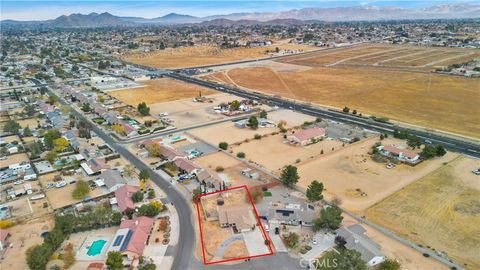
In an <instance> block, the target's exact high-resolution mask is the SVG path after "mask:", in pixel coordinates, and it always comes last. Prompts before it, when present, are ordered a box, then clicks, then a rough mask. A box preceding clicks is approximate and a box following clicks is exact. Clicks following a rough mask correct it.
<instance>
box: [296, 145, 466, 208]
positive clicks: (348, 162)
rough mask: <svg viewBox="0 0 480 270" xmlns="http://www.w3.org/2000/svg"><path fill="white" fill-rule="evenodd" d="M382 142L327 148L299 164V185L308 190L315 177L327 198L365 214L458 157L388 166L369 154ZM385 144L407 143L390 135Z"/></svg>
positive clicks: (450, 156)
mask: <svg viewBox="0 0 480 270" xmlns="http://www.w3.org/2000/svg"><path fill="white" fill-rule="evenodd" d="M378 141H379V139H378V137H372V138H369V139H366V140H363V141H360V142H358V143H355V144H351V145H347V146H345V147H344V148H341V149H339V150H338V151H334V152H331V151H326V152H325V154H324V155H322V156H320V157H317V158H315V159H312V160H310V161H306V162H305V163H301V164H299V165H298V171H299V175H300V180H299V182H298V184H297V185H298V186H299V187H300V188H302V189H307V187H308V185H309V184H310V183H311V182H312V181H313V180H318V181H321V182H323V184H324V186H325V189H326V190H325V192H324V194H325V197H326V198H327V199H330V200H331V199H332V198H334V197H338V198H340V199H341V200H342V205H341V206H342V207H344V208H345V209H348V210H350V211H353V212H356V213H358V214H360V215H362V214H363V211H364V210H365V209H367V208H368V207H370V206H372V205H374V204H375V203H378V202H380V201H381V200H383V199H385V198H386V197H388V196H390V195H391V194H393V193H395V192H396V191H398V190H400V189H401V188H403V187H405V186H407V185H408V184H410V183H412V182H414V181H416V180H418V179H420V178H422V177H424V176H425V175H427V174H429V173H430V172H432V171H434V170H435V169H437V168H439V167H441V166H442V164H443V163H444V162H448V161H450V160H452V159H454V158H455V157H457V154H455V153H447V155H445V156H443V157H441V158H435V159H433V160H428V161H426V162H422V163H420V164H418V165H417V166H414V167H412V166H409V165H405V164H399V165H397V166H396V167H395V168H393V169H387V168H386V164H385V163H378V162H375V161H373V160H372V159H371V157H370V155H369V154H368V152H369V151H370V150H371V147H372V146H373V145H374V144H375V143H376V142H378ZM382 144H383V145H391V144H395V145H405V141H402V140H398V139H393V138H388V139H385V140H383V141H382Z"/></svg>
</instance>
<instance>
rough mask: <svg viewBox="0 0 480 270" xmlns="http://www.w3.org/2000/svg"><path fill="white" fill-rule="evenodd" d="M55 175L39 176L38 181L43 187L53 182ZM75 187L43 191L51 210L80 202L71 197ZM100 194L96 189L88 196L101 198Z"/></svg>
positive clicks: (73, 185)
mask: <svg viewBox="0 0 480 270" xmlns="http://www.w3.org/2000/svg"><path fill="white" fill-rule="evenodd" d="M56 174H57V173H49V174H44V175H42V176H40V177H39V181H40V183H41V184H42V186H44V187H45V186H46V184H47V183H49V182H54V181H53V178H54V176H55V175H56ZM75 185H76V184H68V185H66V186H64V187H62V188H55V187H54V188H50V189H46V188H45V189H44V191H45V195H46V196H47V198H48V201H49V202H50V204H51V206H52V208H53V209H57V208H61V207H63V206H66V205H70V204H74V203H77V202H80V200H75V199H74V198H73V197H72V192H73V191H74V190H75ZM102 194H103V193H102V191H101V190H100V189H99V188H96V189H94V190H90V193H89V194H88V196H90V197H92V198H95V197H98V196H101V195H102Z"/></svg>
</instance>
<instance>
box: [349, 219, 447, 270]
mask: <svg viewBox="0 0 480 270" xmlns="http://www.w3.org/2000/svg"><path fill="white" fill-rule="evenodd" d="M357 223H358V222H357V221H356V220H354V219H353V218H352V217H350V216H348V215H345V214H344V215H343V225H345V226H350V225H353V224H357ZM361 225H362V227H363V228H365V230H366V231H367V235H368V236H369V237H370V238H371V239H372V240H373V241H375V242H376V243H377V244H379V245H380V246H381V250H382V252H383V253H384V254H385V256H387V258H394V259H396V260H398V261H399V262H400V264H401V265H402V269H408V270H440V269H442V270H447V269H449V268H448V267H447V266H445V265H443V264H441V263H439V262H437V261H436V260H434V259H432V258H425V257H423V255H422V254H421V253H420V252H418V251H416V250H414V249H412V248H410V247H408V246H405V245H404V244H402V243H400V242H398V241H395V240H393V239H392V238H390V237H388V236H386V235H384V234H383V233H381V232H379V231H377V230H375V229H373V228H372V227H370V226H368V225H366V224H361Z"/></svg>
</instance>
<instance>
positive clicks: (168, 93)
mask: <svg viewBox="0 0 480 270" xmlns="http://www.w3.org/2000/svg"><path fill="white" fill-rule="evenodd" d="M142 83H143V84H145V87H137V88H131V89H122V90H115V91H109V92H108V94H109V95H110V96H113V97H115V98H117V99H118V100H120V101H122V102H124V103H126V104H128V105H131V106H134V107H136V106H137V105H138V104H139V103H140V102H145V103H147V104H155V103H159V102H166V101H172V100H178V99H184V98H193V97H197V96H199V94H200V93H201V94H202V95H210V94H214V93H216V92H215V91H213V90H211V89H208V88H203V87H200V86H197V85H193V84H186V83H183V82H179V81H176V80H173V79H167V78H160V79H155V80H149V81H145V82H142Z"/></svg>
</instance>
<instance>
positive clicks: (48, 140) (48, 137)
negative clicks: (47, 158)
mask: <svg viewBox="0 0 480 270" xmlns="http://www.w3.org/2000/svg"><path fill="white" fill-rule="evenodd" d="M60 137H61V134H60V131H58V130H56V129H51V130H49V131H47V132H46V133H45V134H44V135H43V143H44V144H45V147H47V149H53V147H54V144H53V141H54V140H56V139H58V138H60Z"/></svg>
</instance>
